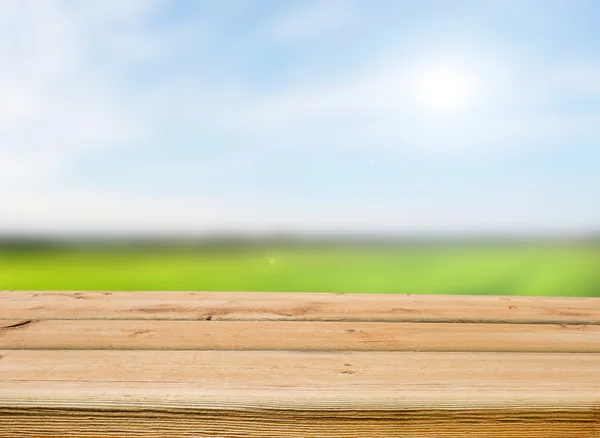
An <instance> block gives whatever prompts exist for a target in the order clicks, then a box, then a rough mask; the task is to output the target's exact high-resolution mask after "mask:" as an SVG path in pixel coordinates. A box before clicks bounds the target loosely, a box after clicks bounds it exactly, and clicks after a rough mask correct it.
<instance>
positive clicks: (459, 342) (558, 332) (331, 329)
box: [0, 320, 600, 353]
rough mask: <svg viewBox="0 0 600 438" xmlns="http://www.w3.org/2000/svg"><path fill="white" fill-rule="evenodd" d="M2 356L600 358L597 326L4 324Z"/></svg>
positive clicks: (0, 336)
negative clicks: (461, 354) (258, 353)
mask: <svg viewBox="0 0 600 438" xmlns="http://www.w3.org/2000/svg"><path fill="white" fill-rule="evenodd" d="M3 327H4V329H3ZM0 349H46V350H297V351H465V352H468V351H495V352H555V353H559V352H566V353H569V352H571V353H600V325H573V324H477V323H464V324H456V323H437V324H436V323H419V324H415V323H388V322H383V323H382V322H308V321H301V322H297V321H283V322H282V321H213V322H210V323H207V321H148V320H135V321H126V320H88V321H86V320H66V321H65V320H59V321H56V320H55V321H45V320H42V321H31V322H27V320H25V321H23V320H12V321H11V320H0Z"/></svg>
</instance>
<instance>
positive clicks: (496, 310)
mask: <svg viewBox="0 0 600 438" xmlns="http://www.w3.org/2000/svg"><path fill="white" fill-rule="evenodd" d="M0 436H2V437H5V436H6V437H12V436H14V437H32V436H33V437H59V436H63V437H65V436H70V437H109V436H112V437H114V436H119V437H128V436H148V437H200V436H246V437H269V436H272V437H365V436H372V437H406V438H408V437H411V438H415V437H423V438H425V437H427V438H437V437H439V438H446V437H448V438H450V437H452V438H454V437H464V436H472V437H493V438H496V437H497V438H500V437H517V436H518V437H536V438H537V437H539V438H542V437H543V438H559V437H560V438H564V437H567V438H570V437H573V438H578V437H586V438H592V437H600V299H599V298H525V297H478V296H469V297H466V296H465V297H462V296H420V295H368V294H367V295H356V294H298V293H280V294H278V293H243V292H227V293H223V292H122V293H120V292H12V291H4V292H0Z"/></svg>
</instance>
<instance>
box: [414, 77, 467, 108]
mask: <svg viewBox="0 0 600 438" xmlns="http://www.w3.org/2000/svg"><path fill="white" fill-rule="evenodd" d="M415 85H416V86H415V91H416V101H417V103H418V105H419V106H422V107H424V108H425V109H427V110H431V111H439V112H450V111H458V110H463V109H466V108H468V107H469V106H470V105H471V104H472V103H473V100H474V98H475V87H476V85H475V80H474V78H473V77H472V75H471V74H469V72H468V71H465V70H464V69H462V68H460V67H455V66H428V67H425V68H422V69H420V70H419V71H418V72H417V73H416V84H415Z"/></svg>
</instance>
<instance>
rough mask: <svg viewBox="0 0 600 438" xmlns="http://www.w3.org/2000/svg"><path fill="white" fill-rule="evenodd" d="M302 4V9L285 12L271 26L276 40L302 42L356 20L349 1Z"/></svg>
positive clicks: (336, 0) (318, 0)
mask: <svg viewBox="0 0 600 438" xmlns="http://www.w3.org/2000/svg"><path fill="white" fill-rule="evenodd" d="M306 4H307V2H304V3H303V7H302V8H297V9H294V10H291V11H286V12H285V13H284V14H283V15H281V16H279V17H278V18H277V19H276V21H275V22H274V23H273V24H272V26H271V31H272V33H273V35H274V36H275V37H276V38H279V39H281V40H303V39H306V38H314V37H318V36H320V35H322V34H323V33H326V32H328V31H331V30H335V29H337V28H339V27H341V26H344V25H348V24H349V23H352V21H353V20H354V19H355V18H356V15H355V14H356V12H355V10H354V7H353V3H352V2H351V1H350V0H313V1H312V2H308V4H309V6H306Z"/></svg>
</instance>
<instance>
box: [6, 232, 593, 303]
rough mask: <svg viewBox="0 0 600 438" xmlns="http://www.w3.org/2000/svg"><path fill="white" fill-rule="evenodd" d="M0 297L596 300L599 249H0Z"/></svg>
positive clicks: (529, 246)
mask: <svg viewBox="0 0 600 438" xmlns="http://www.w3.org/2000/svg"><path fill="white" fill-rule="evenodd" d="M0 289H3V290H124V291H133V290H214V291H218V290H222V291H304V292H365V293H410V294H494V295H496V294H497V295H556V296H600V245H598V244H591V243H587V244H585V243H578V244H564V243H563V244H557V243H554V244H501V245H457V244H452V245H412V246H407V245H404V246H398V245H396V246H391V245H388V246H376V245H366V246H365V245H355V246H352V245H347V246H335V245H333V246H327V245H323V246H318V245H303V246H302V245H301V246H277V245H274V246H261V245H258V246H243V247H239V248H238V247H235V246H234V247H224V248H221V247H216V248H209V249H206V248H191V247H176V246H175V247H172V246H166V247H143V248H140V247H137V248H136V247H115V246H81V247H78V246H73V247H69V246H66V247H39V248H36V247H0Z"/></svg>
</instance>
